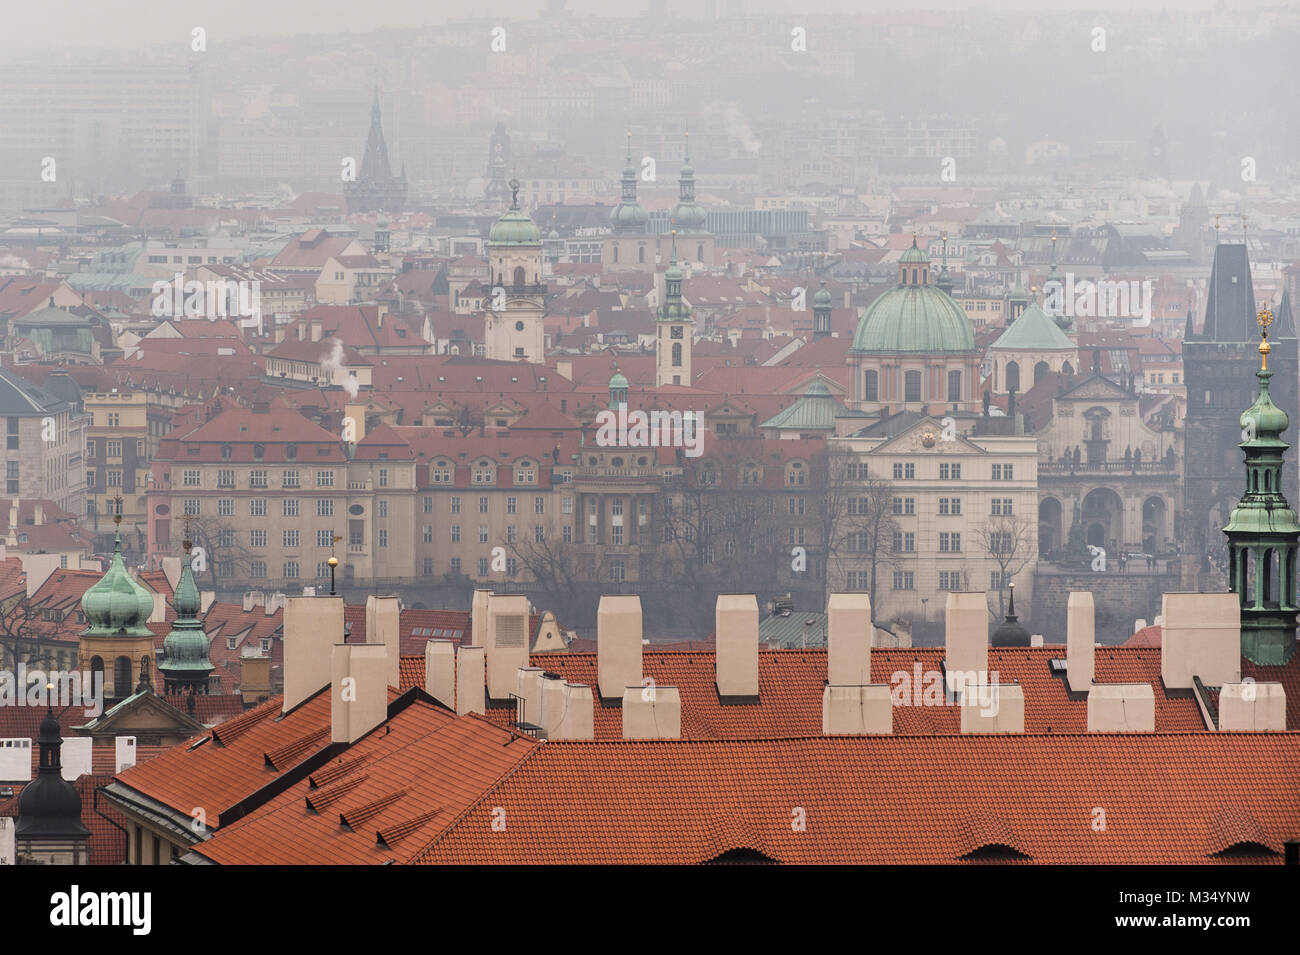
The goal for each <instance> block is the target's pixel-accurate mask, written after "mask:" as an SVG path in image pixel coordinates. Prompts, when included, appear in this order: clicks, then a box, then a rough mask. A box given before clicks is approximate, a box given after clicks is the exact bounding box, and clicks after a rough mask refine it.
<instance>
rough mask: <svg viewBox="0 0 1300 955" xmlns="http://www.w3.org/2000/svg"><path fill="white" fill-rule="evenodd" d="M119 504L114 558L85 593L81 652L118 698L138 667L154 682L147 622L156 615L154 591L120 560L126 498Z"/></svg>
mask: <svg viewBox="0 0 1300 955" xmlns="http://www.w3.org/2000/svg"><path fill="white" fill-rule="evenodd" d="M115 503H116V505H117V507H116V510H117V513H115V514H114V515H113V523H114V524H116V525H117V530H116V531H114V534H113V559H112V560H111V561H110V562H109V565H108V571H107V572H106V573H105V574H104V576H103V577H101V578H100V579H99V582H98V583H96V584H95V585H94V586H93V587H91V588H90V589H89V590H87V591H86V593H85V594H84V595H83V596H82V598H81V612H82V613H83V614H85V616H86V622H87V624H89V626H88V627H87V628H86V629H85V630H84V631H82V633H81V636H80V646H79V648H78V653H77V656H78V663H79V666H80V667H81V669H82V671H83V672H87V673H95V672H97V671H98V672H102V673H103V674H104V677H103V679H104V695H105V697H106V698H107V699H109V700H114V701H120V700H124V699H126V698H127V697H128V696H130V695H131V694H132V692H133V686H134V685H135V679H134V678H135V675H136V674H137V672H138V674H139V682H140V683H141V684H146V685H148V684H152V682H153V659H154V637H153V632H152V631H151V630H150V629H149V628H148V627H147V626H146V623H147V622H148V620H149V617H150V616H152V615H153V594H152V593H150V591H148V590H146V589H145V588H144V587H143V586H141V585H140V584H139V583H138V582H137V581H136V580H135V579H134V578H133V577H132V576H131V575H130V574H129V573H127V570H126V565H125V564H124V563H123V561H122V532H121V524H122V499H121V498H120V497H119V498H117V500H116V502H115ZM137 668H139V669H138V670H137Z"/></svg>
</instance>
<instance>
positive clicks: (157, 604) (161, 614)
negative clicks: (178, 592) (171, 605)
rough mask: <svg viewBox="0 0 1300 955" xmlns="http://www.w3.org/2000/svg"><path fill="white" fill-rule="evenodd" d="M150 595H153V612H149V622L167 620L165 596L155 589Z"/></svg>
mask: <svg viewBox="0 0 1300 955" xmlns="http://www.w3.org/2000/svg"><path fill="white" fill-rule="evenodd" d="M150 596H151V597H153V613H151V614H149V622H150V623H164V622H165V621H166V620H167V597H166V596H164V595H163V594H160V593H158V591H156V590H155V591H154V592H153V593H152V594H150Z"/></svg>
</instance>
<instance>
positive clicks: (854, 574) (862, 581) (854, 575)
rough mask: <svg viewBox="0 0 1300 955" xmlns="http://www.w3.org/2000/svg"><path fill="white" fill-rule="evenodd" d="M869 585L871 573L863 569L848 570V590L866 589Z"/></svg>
mask: <svg viewBox="0 0 1300 955" xmlns="http://www.w3.org/2000/svg"><path fill="white" fill-rule="evenodd" d="M870 586H871V575H870V574H869V573H867V572H866V571H865V570H850V571H849V579H848V589H849V590H866V589H867V588H868V587H870Z"/></svg>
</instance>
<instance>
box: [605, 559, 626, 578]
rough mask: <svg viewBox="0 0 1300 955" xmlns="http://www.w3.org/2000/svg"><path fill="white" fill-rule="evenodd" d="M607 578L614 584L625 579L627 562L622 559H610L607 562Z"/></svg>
mask: <svg viewBox="0 0 1300 955" xmlns="http://www.w3.org/2000/svg"><path fill="white" fill-rule="evenodd" d="M609 579H610V580H612V581H613V582H614V583H616V584H621V583H622V582H623V581H625V580H626V579H627V562H626V561H622V560H611V561H610V562H609Z"/></svg>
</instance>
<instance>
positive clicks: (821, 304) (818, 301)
mask: <svg viewBox="0 0 1300 955" xmlns="http://www.w3.org/2000/svg"><path fill="white" fill-rule="evenodd" d="M830 334H831V293H830V292H829V291H827V289H826V280H825V279H822V284H821V288H819V289H818V290H817V291H816V292H815V293H813V341H818V340H820V339H823V338H829V337H830Z"/></svg>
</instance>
